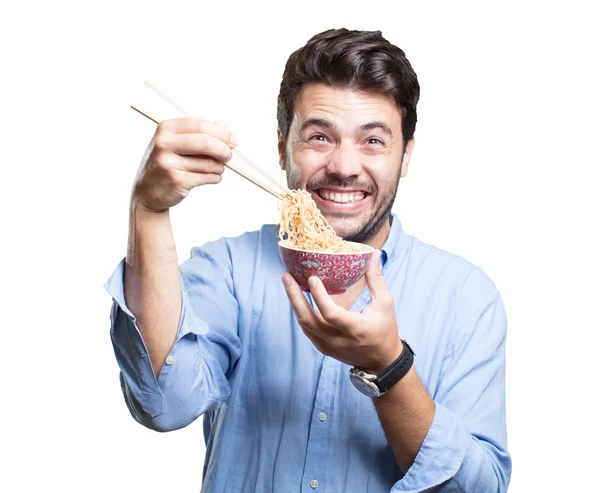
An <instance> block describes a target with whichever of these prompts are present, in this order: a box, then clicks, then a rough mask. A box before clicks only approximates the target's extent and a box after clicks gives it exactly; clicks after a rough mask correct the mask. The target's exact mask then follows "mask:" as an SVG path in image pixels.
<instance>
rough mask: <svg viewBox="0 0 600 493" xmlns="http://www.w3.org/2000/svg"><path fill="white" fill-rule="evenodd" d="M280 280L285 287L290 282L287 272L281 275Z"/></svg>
mask: <svg viewBox="0 0 600 493" xmlns="http://www.w3.org/2000/svg"><path fill="white" fill-rule="evenodd" d="M281 280H282V281H283V285H284V286H285V287H286V288H287V287H288V286H289V285H290V284H291V283H292V281H291V280H290V276H289V274H284V275H283V276H281Z"/></svg>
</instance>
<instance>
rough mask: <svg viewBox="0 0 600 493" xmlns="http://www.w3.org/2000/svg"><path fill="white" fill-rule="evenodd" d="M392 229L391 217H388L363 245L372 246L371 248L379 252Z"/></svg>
mask: <svg viewBox="0 0 600 493" xmlns="http://www.w3.org/2000/svg"><path fill="white" fill-rule="evenodd" d="M391 229H392V216H391V215H390V217H389V219H388V220H387V221H385V222H384V223H383V226H381V228H379V231H377V233H375V234H374V235H373V236H372V237H371V238H369V239H368V240H367V241H365V242H364V243H365V245H369V246H372V247H373V248H377V249H378V250H381V249H382V248H383V245H384V244H385V242H386V240H387V238H388V236H389V235H390V231H391Z"/></svg>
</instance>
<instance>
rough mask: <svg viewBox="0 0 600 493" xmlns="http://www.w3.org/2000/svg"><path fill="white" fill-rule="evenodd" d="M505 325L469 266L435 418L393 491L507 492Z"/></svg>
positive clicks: (497, 301) (492, 291) (491, 293)
mask: <svg viewBox="0 0 600 493" xmlns="http://www.w3.org/2000/svg"><path fill="white" fill-rule="evenodd" d="M506 326H507V323H506V315H505V311H504V306H503V303H502V300H501V297H500V294H499V293H498V291H497V290H496V288H495V286H494V285H493V284H492V282H491V281H490V280H489V278H487V276H486V275H485V274H484V273H483V272H482V271H481V270H479V269H475V270H474V271H472V272H471V274H470V275H469V276H468V277H467V279H466V280H465V282H464V284H463V287H462V290H461V296H460V301H459V306H458V308H457V312H456V317H455V322H454V324H453V325H452V341H453V343H452V344H451V345H450V347H449V350H448V351H447V354H446V357H445V359H444V364H443V371H442V374H441V378H440V382H439V385H438V387H437V389H436V391H435V393H434V395H433V396H432V397H433V400H434V402H435V414H434V418H433V422H432V424H431V427H430V429H429V431H428V433H427V435H426V437H425V440H424V441H423V444H422V446H421V449H420V451H419V453H418V454H417V457H416V459H415V461H414V463H413V465H412V466H411V467H410V469H409V470H408V471H407V473H406V475H405V476H404V477H403V478H402V480H400V481H399V482H397V483H396V484H395V485H394V487H393V488H392V490H391V491H392V492H394V493H399V492H403V493H408V492H414V493H417V492H424V491H427V492H439V493H450V492H474V493H483V492H490V493H491V492H494V493H496V492H505V491H506V490H507V488H508V483H509V479H510V474H511V459H510V455H509V454H508V451H507V445H506V412H505V409H506V406H505V342H506Z"/></svg>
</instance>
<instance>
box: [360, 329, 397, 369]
mask: <svg viewBox="0 0 600 493" xmlns="http://www.w3.org/2000/svg"><path fill="white" fill-rule="evenodd" d="M402 351H404V343H403V342H402V339H400V338H399V337H398V339H397V341H396V344H395V345H393V346H392V349H391V350H390V349H389V348H388V349H387V350H386V351H385V352H383V351H382V352H381V353H380V354H381V356H379V358H378V360H377V361H376V362H373V363H371V364H370V365H369V367H368V368H364V370H365V371H366V372H367V373H371V374H372V375H379V374H380V373H381V372H382V371H383V370H385V369H386V368H387V367H388V366H390V365H391V364H392V363H393V362H394V361H396V360H397V359H398V358H399V357H400V355H401V354H402Z"/></svg>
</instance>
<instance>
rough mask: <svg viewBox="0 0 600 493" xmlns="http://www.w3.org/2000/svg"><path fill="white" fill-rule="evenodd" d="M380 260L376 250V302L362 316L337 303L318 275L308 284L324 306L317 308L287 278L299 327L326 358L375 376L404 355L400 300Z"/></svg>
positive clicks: (371, 276) (371, 270)
mask: <svg viewBox="0 0 600 493" xmlns="http://www.w3.org/2000/svg"><path fill="white" fill-rule="evenodd" d="M380 256H381V251H380V250H375V251H374V252H373V256H372V257H371V262H370V263H369V265H368V267H367V271H366V273H365V279H366V282H367V287H368V288H369V291H370V292H371V302H370V303H369V304H368V305H367V307H366V308H365V309H364V310H363V312H362V313H356V312H350V311H348V310H346V309H344V308H342V307H341V306H339V305H337V304H336V303H335V301H334V300H333V298H332V297H331V296H330V295H329V294H328V293H327V291H326V290H325V287H324V286H323V283H322V282H321V280H320V279H319V278H317V277H315V276H312V277H311V278H310V279H309V281H308V283H309V288H310V293H311V295H312V297H313V299H314V301H315V303H316V305H317V307H318V310H315V309H313V308H312V306H311V305H310V303H309V302H308V300H307V299H306V297H305V296H304V294H303V293H302V290H301V289H300V286H298V283H297V282H296V281H295V280H294V278H293V277H292V276H291V275H290V274H289V273H285V274H284V275H283V276H282V281H283V284H284V286H285V290H286V293H287V295H288V298H289V299H290V302H291V303H292V307H293V309H294V312H296V317H297V319H298V323H299V324H300V327H301V328H302V330H303V331H304V333H305V334H306V336H307V337H308V338H309V339H310V340H311V341H312V343H313V344H314V345H315V347H316V348H317V349H318V350H319V351H320V352H321V353H323V354H324V355H326V356H331V357H332V358H335V359H337V360H339V361H342V362H344V363H347V364H349V365H351V366H356V367H358V368H362V369H364V370H366V371H368V372H370V373H374V374H378V373H380V372H381V371H382V370H384V369H385V368H386V367H387V366H389V365H390V364H391V363H393V362H394V361H395V360H396V359H397V358H398V356H400V353H401V352H402V341H401V340H400V338H399V336H398V326H397V324H396V314H395V311H394V298H393V296H392V294H391V293H390V291H389V290H388V288H387V286H386V284H385V281H384V280H383V276H382V274H381V268H380V265H379V258H380Z"/></svg>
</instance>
